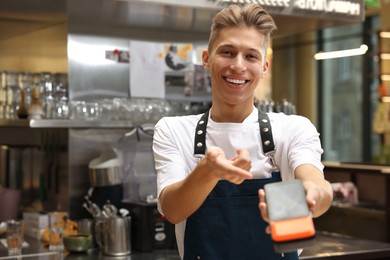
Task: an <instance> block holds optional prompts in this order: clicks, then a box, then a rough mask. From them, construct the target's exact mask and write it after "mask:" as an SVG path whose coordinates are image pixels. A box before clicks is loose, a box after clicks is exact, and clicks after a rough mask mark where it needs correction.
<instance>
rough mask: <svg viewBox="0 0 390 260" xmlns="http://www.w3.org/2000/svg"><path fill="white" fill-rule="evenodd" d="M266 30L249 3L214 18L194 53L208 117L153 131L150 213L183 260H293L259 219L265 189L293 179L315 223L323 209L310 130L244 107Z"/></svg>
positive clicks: (262, 15)
mask: <svg viewBox="0 0 390 260" xmlns="http://www.w3.org/2000/svg"><path fill="white" fill-rule="evenodd" d="M275 29H276V26H275V24H274V21H273V19H272V17H271V16H270V15H269V14H268V13H267V12H266V11H265V10H264V9H263V8H262V7H261V6H259V5H257V4H248V5H245V6H243V7H239V6H237V5H231V6H229V7H227V8H225V9H223V10H222V11H220V12H219V13H218V14H217V15H216V17H215V18H214V20H213V24H212V27H211V34H210V39H209V45H208V49H207V50H205V51H204V52H203V54H202V59H203V64H204V67H205V68H206V69H207V70H209V71H210V75H211V81H212V107H211V109H210V111H209V112H207V113H205V114H204V115H190V116H179V117H167V118H163V119H161V120H160V121H159V122H158V123H157V124H156V127H155V134H154V141H153V149H154V155H155V163H156V169H157V174H158V177H157V186H158V198H159V200H158V207H159V210H160V212H161V213H162V214H164V215H165V216H166V218H167V219H168V220H169V221H170V222H172V223H174V224H176V238H177V244H178V248H179V253H180V256H181V257H182V258H183V259H206V260H214V259H215V260H219V259H221V260H222V259H224V260H226V259H235V260H236V259H244V260H247V259H256V260H259V259H265V260H272V259H280V258H281V257H284V258H283V259H298V256H297V253H295V252H294V253H288V254H277V253H275V252H274V250H273V244H272V240H271V238H270V236H269V234H267V233H269V232H268V231H267V232H266V230H267V229H266V227H267V223H266V222H265V221H263V219H264V220H266V221H267V212H266V204H265V202H264V196H263V193H264V192H263V191H262V188H263V186H264V185H265V184H266V183H270V182H275V181H280V180H291V179H294V178H297V179H301V180H302V181H303V184H304V187H305V190H306V199H307V203H308V205H309V208H310V210H311V211H312V214H313V216H314V217H317V216H320V215H321V214H323V213H324V212H325V211H326V210H327V209H328V208H329V206H330V204H331V201H332V189H331V186H330V184H329V183H328V182H327V181H326V180H325V179H324V176H323V172H322V171H323V165H322V163H321V154H322V152H323V150H322V148H321V145H320V140H319V134H318V132H317V130H316V129H315V127H314V126H313V125H312V124H311V123H310V121H309V120H308V119H306V118H303V117H301V116H295V115H293V116H287V115H284V114H281V113H280V114H278V113H268V116H267V115H264V114H265V113H259V111H258V110H257V109H256V107H255V106H254V105H253V101H254V91H255V89H256V87H257V86H258V85H259V83H260V81H261V79H262V78H263V77H264V75H265V73H266V72H267V69H268V65H269V63H268V61H266V59H265V57H266V51H267V47H268V40H269V37H270V34H271V32H272V31H273V30H275ZM268 118H269V120H268ZM268 123H270V125H269V124H268ZM271 127H272V130H271V131H269V130H270V129H271ZM260 129H262V131H260ZM270 133H271V134H272V135H271V136H270ZM273 144H274V147H273ZM273 148H274V149H273ZM276 170H277V171H279V172H280V174H279V175H278V174H277V173H273V172H275V171H276ZM259 190H261V191H260V192H259V193H258V191H259ZM259 196H260V201H261V203H259ZM258 207H260V210H261V215H262V216H263V219H262V218H261V217H260V212H259V208H258Z"/></svg>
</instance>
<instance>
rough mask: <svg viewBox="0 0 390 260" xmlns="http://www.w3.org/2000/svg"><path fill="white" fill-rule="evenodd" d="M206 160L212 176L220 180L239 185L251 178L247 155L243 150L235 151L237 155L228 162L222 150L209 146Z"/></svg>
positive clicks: (249, 162)
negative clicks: (211, 170) (214, 175)
mask: <svg viewBox="0 0 390 260" xmlns="http://www.w3.org/2000/svg"><path fill="white" fill-rule="evenodd" d="M206 159H208V160H209V165H210V167H211V168H212V169H213V172H214V174H216V175H217V176H218V177H219V178H221V179H224V180H227V181H230V182H232V183H235V184H240V183H242V182H243V181H244V180H246V179H251V178H252V177H253V175H252V174H251V173H250V172H249V170H250V169H251V161H250V159H249V153H248V152H247V151H246V150H244V149H242V150H240V151H237V155H236V156H235V157H234V158H233V159H231V160H228V159H226V157H225V153H224V152H223V150H221V149H220V148H218V147H215V146H211V147H209V148H207V152H206Z"/></svg>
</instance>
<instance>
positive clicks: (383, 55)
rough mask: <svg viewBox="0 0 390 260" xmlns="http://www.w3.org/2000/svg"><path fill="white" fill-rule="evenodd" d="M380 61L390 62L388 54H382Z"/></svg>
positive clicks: (389, 54)
mask: <svg viewBox="0 0 390 260" xmlns="http://www.w3.org/2000/svg"><path fill="white" fill-rule="evenodd" d="M381 59H382V60H390V53H382V54H381Z"/></svg>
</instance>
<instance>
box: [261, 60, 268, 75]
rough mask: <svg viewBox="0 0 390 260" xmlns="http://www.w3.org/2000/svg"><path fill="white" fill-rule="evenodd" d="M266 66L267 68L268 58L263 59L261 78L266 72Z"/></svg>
mask: <svg viewBox="0 0 390 260" xmlns="http://www.w3.org/2000/svg"><path fill="white" fill-rule="evenodd" d="M268 68H269V62H268V60H265V63H264V65H263V67H262V71H261V78H264V76H265V75H266V74H267V72H268Z"/></svg>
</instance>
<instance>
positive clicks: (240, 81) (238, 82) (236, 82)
mask: <svg viewBox="0 0 390 260" xmlns="http://www.w3.org/2000/svg"><path fill="white" fill-rule="evenodd" d="M226 81H228V82H230V83H233V84H244V83H245V80H239V79H229V78H226Z"/></svg>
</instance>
